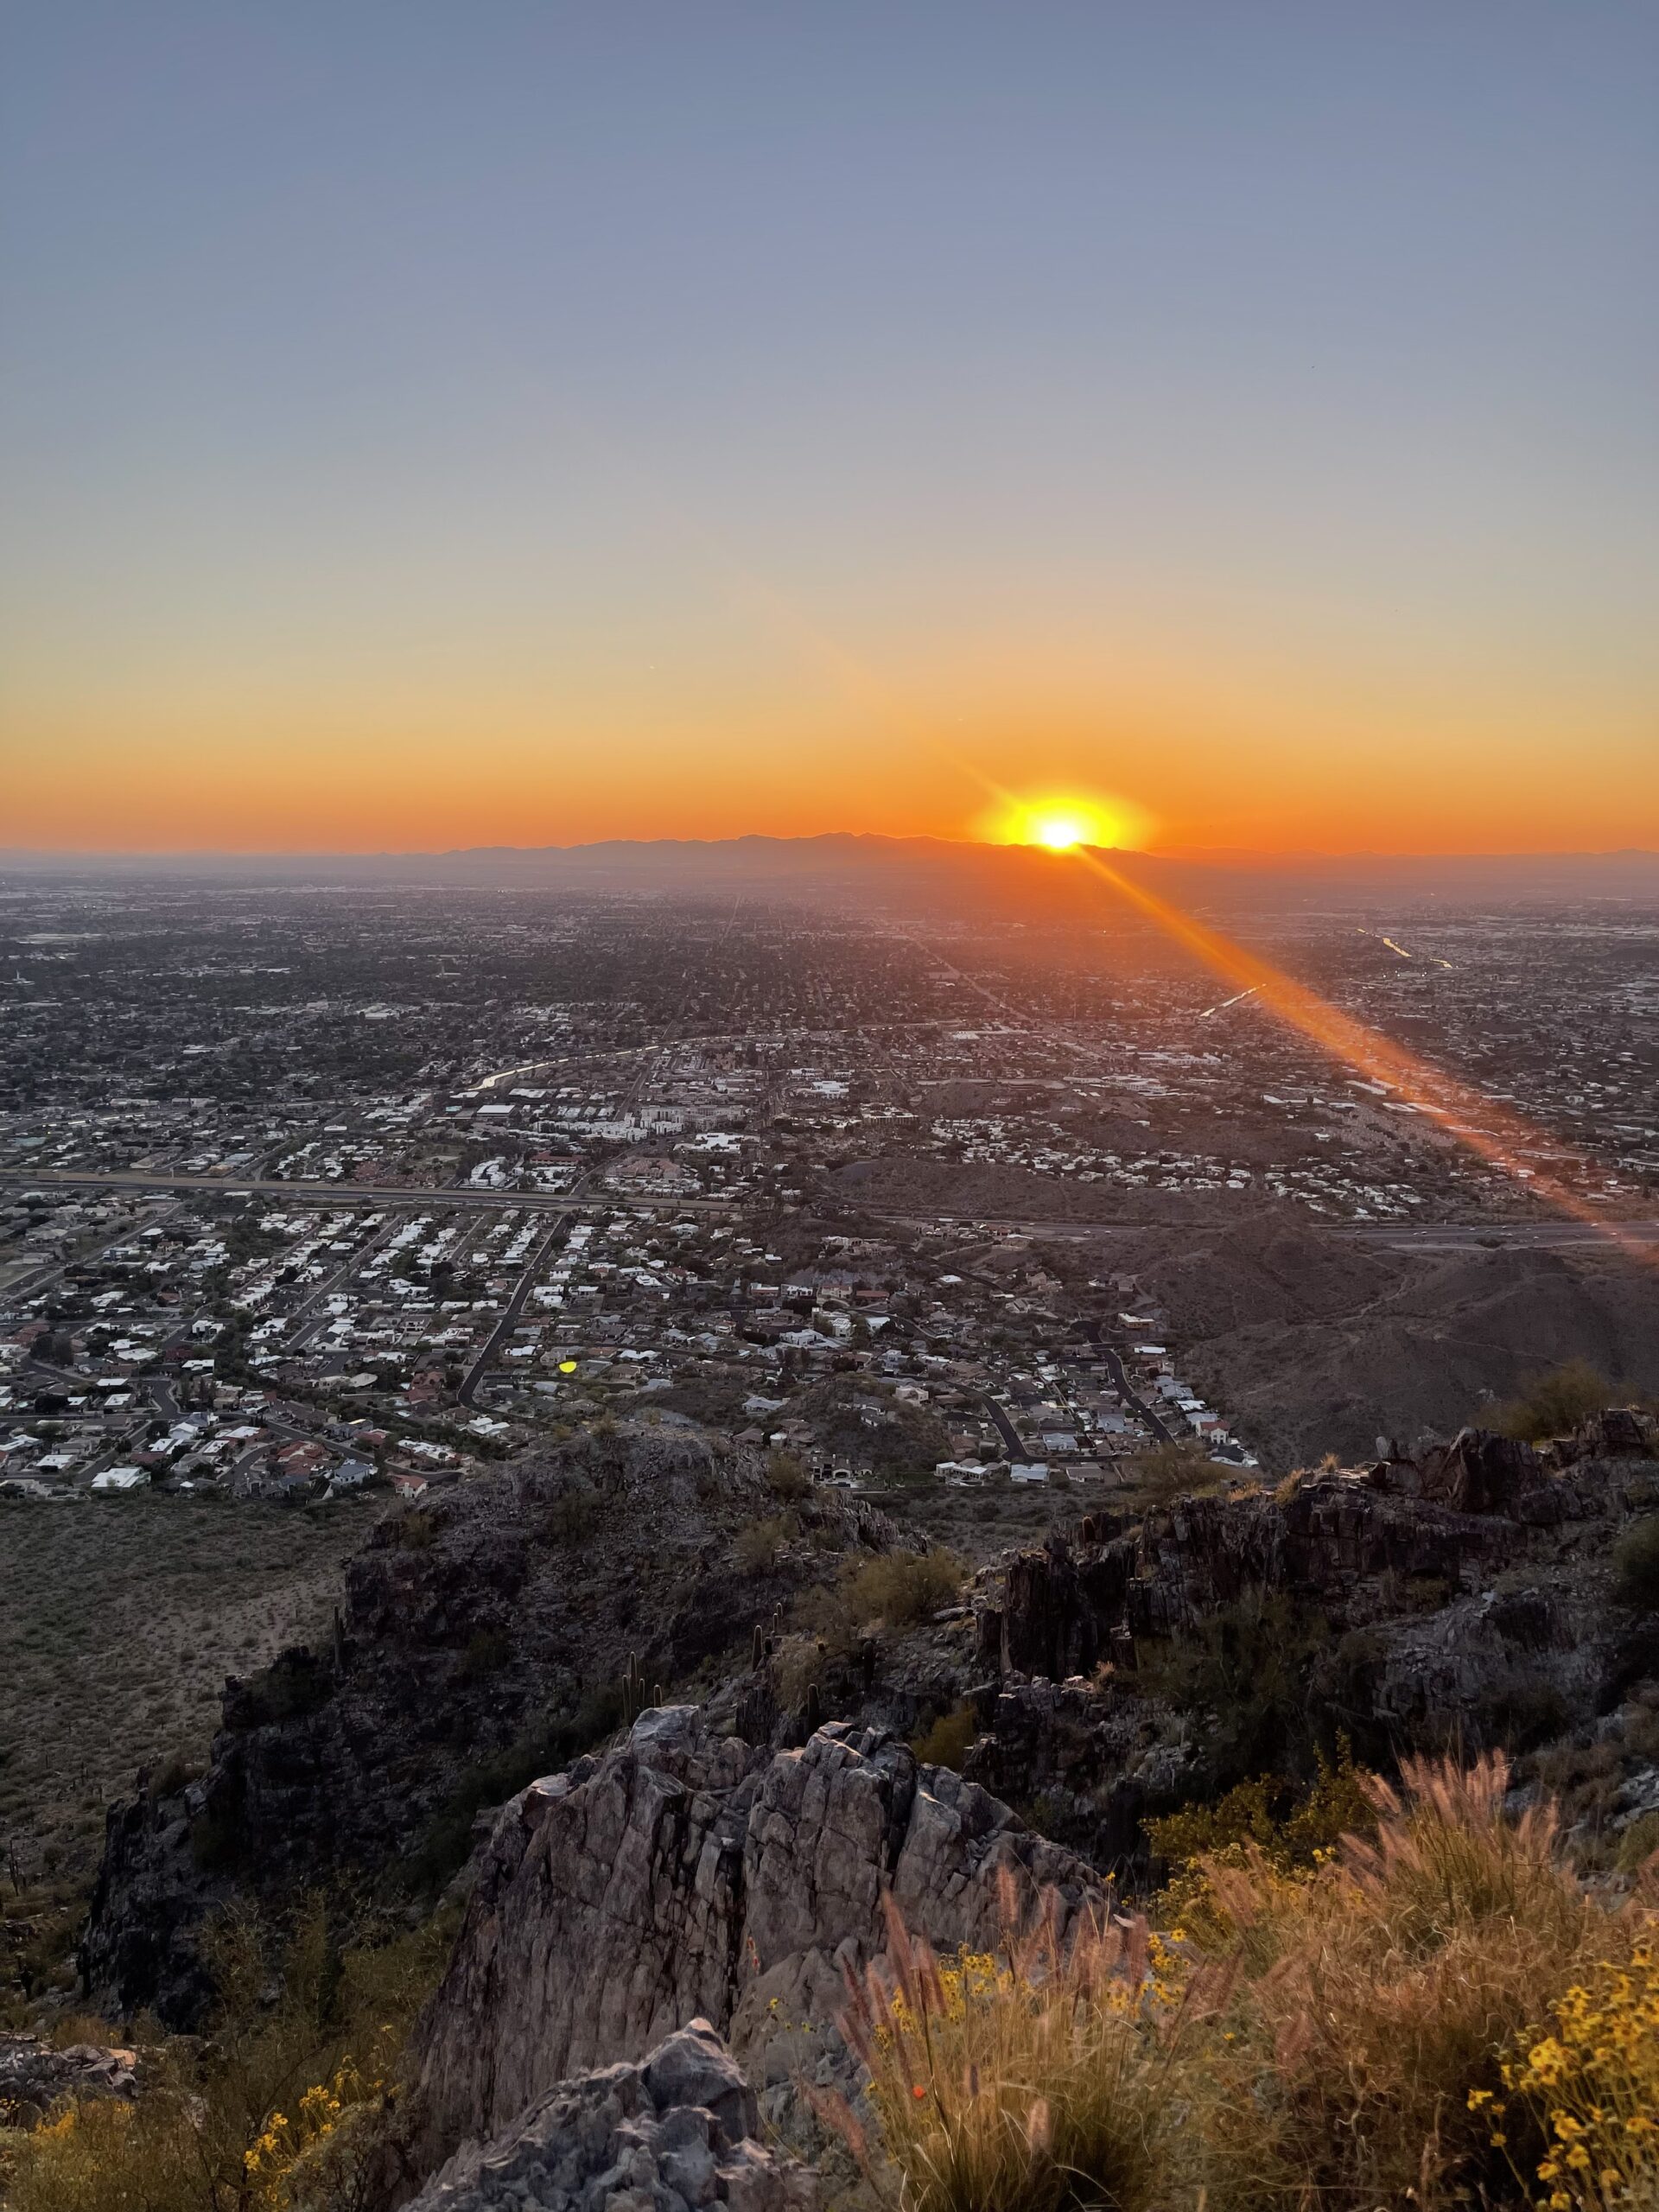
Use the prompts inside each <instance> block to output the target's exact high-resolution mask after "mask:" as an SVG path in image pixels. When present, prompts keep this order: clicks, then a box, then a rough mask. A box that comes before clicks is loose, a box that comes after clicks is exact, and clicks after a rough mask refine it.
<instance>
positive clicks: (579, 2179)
mask: <svg viewBox="0 0 1659 2212" xmlns="http://www.w3.org/2000/svg"><path fill="white" fill-rule="evenodd" d="M759 2133H760V2115H759V2112H758V2110H757V2107H756V2104H755V2099H754V2092H753V2090H752V2089H751V2088H749V2086H748V2083H747V2082H746V2081H745V2080H744V2078H743V2075H742V2073H741V2070H740V2069H739V2068H738V2066H737V2065H736V2063H734V2060H733V2058H732V2056H731V2053H730V2052H729V2051H728V2050H727V2049H726V2046H725V2045H724V2044H722V2043H721V2039H720V2037H718V2036H717V2035H716V2034H715V2031H714V2030H713V2028H711V2027H710V2026H709V2023H708V2021H707V2020H702V2019H696V2020H693V2021H691V2022H690V2024H689V2025H688V2026H686V2027H684V2028H683V2029H681V2030H680V2031H678V2033H677V2034H675V2035H671V2036H670V2037H668V2038H667V2039H666V2040H665V2041H664V2042H663V2043H661V2044H658V2046H657V2048H656V2050H653V2051H652V2052H651V2053H650V2055H649V2056H647V2057H645V2059H644V2060H643V2061H641V2062H640V2063H639V2064H636V2065H631V2066H630V2065H621V2066H609V2067H607V2068H605V2069H603V2071H601V2072H597V2073H592V2074H587V2075H580V2076H578V2077H576V2078H575V2079H573V2080H570V2081H564V2082H557V2083H556V2084H555V2085H554V2086H553V2087H552V2088H550V2089H549V2090H547V2091H546V2092H545V2094H543V2095H542V2096H540V2097H538V2098H537V2099H536V2100H535V2101H534V2102H532V2103H531V2104H530V2105H529V2106H527V2107H525V2109H524V2111H523V2112H521V2113H518V2116H517V2117H516V2118H515V2119H514V2120H512V2122H511V2123H510V2124H509V2125H508V2126H505V2128H503V2129H502V2130H500V2131H499V2133H496V2134H494V2135H493V2136H491V2137H490V2138H489V2139H487V2140H486V2141H483V2142H480V2143H470V2144H467V2145H465V2146H463V2148H462V2149H461V2150H460V2151H458V2152H456V2153H455V2155H454V2157H453V2158H450V2159H449V2161H448V2164H446V2165H444V2166H442V2168H441V2169H440V2170H439V2171H438V2172H437V2173H435V2174H434V2175H433V2177H432V2178H431V2179H430V2180H429V2182H428V2183H427V2184H426V2186H425V2188H424V2189H423V2190H422V2191H421V2193H420V2195H419V2196H417V2197H416V2198H415V2199H414V2201H413V2203H412V2204H411V2206H410V2212H497V2208H499V2209H500V2212H601V2208H608V2212H690V2208H692V2207H693V2206H704V2205H720V2204H725V2205H730V2206H732V2207H733V2208H734V2212H811V2208H812V2207H813V2206H814V2204H815V2203H816V2202H817V2190H816V2186H815V2183H814V2180H813V2177H812V2176H811V2174H810V2172H809V2171H807V2169H806V2168H805V2167H804V2166H802V2165H800V2164H798V2163H797V2161H796V2160H794V2159H792V2158H785V2157H783V2156H781V2155H780V2154H779V2153H778V2152H774V2151H772V2150H769V2149H767V2148H766V2145H764V2144H762V2143H760V2141H758V2140H757V2137H758V2135H759Z"/></svg>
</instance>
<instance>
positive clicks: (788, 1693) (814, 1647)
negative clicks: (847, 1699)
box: [772, 1636, 829, 1713]
mask: <svg viewBox="0 0 1659 2212" xmlns="http://www.w3.org/2000/svg"><path fill="white" fill-rule="evenodd" d="M828 1673H829V1651H828V1649H827V1648H826V1647H825V1645H824V1643H823V1640H822V1638H820V1637H814V1636H786V1637H784V1638H783V1640H782V1642H781V1643H779V1646H778V1649H777V1653H776V1655H775V1656H774V1657H773V1660H772V1680H773V1681H774V1683H775V1684H776V1687H777V1691H778V1699H779V1704H780V1705H782V1706H783V1707H784V1708H785V1711H787V1712H791V1713H793V1712H796V1711H798V1709H799V1707H802V1706H804V1704H805V1703H806V1696H807V1692H808V1691H809V1690H811V1689H815V1688H821V1687H822V1685H823V1681H824V1679H825V1676H826V1675H828Z"/></svg>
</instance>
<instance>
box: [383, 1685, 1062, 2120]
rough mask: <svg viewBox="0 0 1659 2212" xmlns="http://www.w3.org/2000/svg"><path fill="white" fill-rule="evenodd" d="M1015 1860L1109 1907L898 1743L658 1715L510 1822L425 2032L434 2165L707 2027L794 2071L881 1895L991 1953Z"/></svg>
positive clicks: (913, 1921) (1025, 1878) (931, 1932)
mask: <svg viewBox="0 0 1659 2212" xmlns="http://www.w3.org/2000/svg"><path fill="white" fill-rule="evenodd" d="M1005 1869H1006V1870H1007V1872H1008V1873H1009V1874H1011V1875H1012V1876H1013V1877H1014V1878H1015V1879H1016V1881H1017V1883H1018V1884H1019V1885H1020V1888H1021V1889H1022V1891H1025V1892H1027V1894H1029V1893H1031V1892H1033V1891H1035V1890H1037V1889H1039V1888H1041V1889H1052V1890H1053V1891H1056V1892H1057V1893H1058V1897H1059V1898H1060V1900H1061V1901H1062V1909H1063V1910H1065V1911H1067V1912H1070V1911H1074V1910H1077V1908H1078V1907H1079V1906H1080V1905H1082V1904H1084V1903H1085V1902H1091V1901H1096V1900H1097V1899H1098V1898H1099V1897H1100V1895H1101V1890H1100V1885H1099V1884H1098V1882H1097V1881H1096V1878H1095V1877H1094V1875H1093V1874H1092V1873H1091V1872H1090V1870H1089V1869H1088V1868H1087V1867H1086V1866H1084V1865H1083V1864H1082V1862H1081V1861H1079V1860H1078V1859H1075V1858H1073V1857H1072V1856H1071V1854H1070V1853H1066V1852H1064V1851H1061V1850H1058V1849H1057V1848H1056V1847H1054V1846H1053V1845H1052V1844H1050V1843H1047V1842H1046V1841H1045V1840H1043V1839H1042V1838H1041V1837H1039V1836H1038V1835H1035V1834H1033V1833H1032V1832H1031V1831H1030V1830H1028V1829H1027V1828H1026V1827H1024V1825H1023V1824H1022V1823H1021V1822H1020V1821H1019V1820H1017V1819H1016V1818H1015V1816H1014V1815H1013V1814H1012V1813H1011V1812H1010V1811H1009V1810H1008V1808H1007V1806H1006V1805H1003V1804H1001V1803H999V1802H997V1801H996V1800H995V1798H993V1797H991V1796H989V1795H988V1793H987V1792H986V1791H985V1790H983V1789H980V1788H978V1787H977V1786H976V1784H975V1783H971V1782H965V1781H963V1779H962V1778H961V1777H959V1776H957V1775H955V1774H952V1773H950V1771H949V1770H944V1769H939V1768H933V1767H922V1766H918V1764H917V1762H916V1760H915V1759H914V1758H912V1755H911V1753H910V1752H909V1751H907V1750H906V1748H905V1746H904V1745H902V1744H901V1743H898V1742H896V1741H894V1740H893V1738H890V1737H888V1736H887V1735H885V1734H884V1733H882V1732H879V1731H865V1730H861V1729H859V1728H857V1727H855V1726H849V1725H845V1724H839V1725H835V1726H829V1727H825V1728H822V1729H820V1730H819V1731H818V1732H817V1733H816V1734H815V1735H813V1736H812V1737H811V1738H810V1740H809V1741H808V1742H807V1744H806V1745H805V1746H804V1748H803V1749H802V1750H799V1751H780V1752H770V1751H766V1749H765V1747H764V1746H759V1747H757V1746H752V1745H747V1744H745V1743H743V1742H742V1741H741V1739H739V1738H734V1737H726V1738H719V1737H716V1736H715V1735H713V1734H711V1732H709V1730H708V1729H707V1727H706V1726H705V1725H704V1723H703V1720H702V1716H701V1714H700V1713H698V1712H697V1710H696V1708H695V1707H666V1708H664V1709H661V1710H657V1711H653V1712H650V1713H645V1714H644V1715H642V1716H641V1718H640V1719H639V1721H638V1722H637V1724H636V1725H635V1726H634V1728H633V1730H632V1733H631V1734H630V1735H629V1737H628V1738H627V1740H626V1742H625V1743H623V1744H622V1745H620V1746H619V1747H618V1748H617V1749H616V1750H614V1751H610V1752H608V1753H607V1755H606V1756H605V1757H604V1758H601V1759H593V1758H588V1759H584V1760H582V1761H581V1762H579V1763H578V1764H577V1765H575V1767H573V1768H572V1769H571V1770H569V1772H568V1773H566V1774H562V1775H557V1776H554V1777H550V1778H549V1779H547V1780H546V1781H543V1782H538V1783H533V1784H532V1785H531V1787H530V1788H529V1789H526V1790H524V1792H523V1793H522V1794H521V1795H520V1796H518V1797H517V1798H515V1799H514V1800H513V1801H512V1803H511V1804H509V1805H508V1806H506V1807H505V1809H504V1810H503V1812H502V1814H501V1815H500V1817H499V1820H498V1821H497V1822H496V1825H495V1828H494V1831H493V1834H492V1836H491V1839H490V1843H489V1847H488V1850H487V1853H486V1855H485V1859H484V1863H483V1865H482V1866H481V1868H480V1872H479V1878H478V1880H477V1883H476V1885H475V1888H474V1892H473V1896H472V1899H471V1902H470V1904H469V1906H468V1909H467V1917H466V1921H465V1923H464V1924H463V1926H462V1929H461V1935H460V1936H459V1939H458V1940H457V1942H456V1945H455V1949H454V1957H453V1959H452V1961H451V1963H450V1966H449V1969H448V1974H446V1976H445V1978H444V1980H443V1982H442V1985H441V1986H440V1987H439V1990H438V1992H437V1994H436V1996H435V1998H434V1999H433V2000H432V2003H431V2005H429V2008H428V2011H427V2013H426V2015H425V2017H424V2018H423V2022H422V2024H421V2026H420V2028H419V2029H418V2030H417V2031H416V2044H415V2052H416V2063H417V2069H418V2085H417V2102H418V2103H419V2105H420V2107H421V2108H422V2113H423V2126H425V2127H426V2128H427V2130H428V2140H427V2142H426V2144H425V2146H424V2147H425V2150H426V2152H427V2156H428V2158H435V2157H437V2156H440V2155H442V2153H443V2152H446V2151H448V2149H449V2148H450V2147H451V2146H452V2145H454V2144H455V2143H457V2142H459V2141H461V2139H467V2138H476V2137H480V2136H486V2135H489V2134H492V2133H495V2132H496V2131H498V2130H499V2129H500V2128H501V2127H502V2126H505V2124H506V2123H507V2122H509V2121H510V2120H512V2116H513V2115H514V2114H515V2113H518V2112H519V2111H521V2110H522V2109H523V2108H524V2107H525V2106H527V2105H528V2104H530V2103H531V2101H534V2100H535V2099H537V2098H538V2097H541V2096H544V2095H546V2094H549V2092H550V2090H551V2089H552V2088H553V2086H554V2085H555V2084H556V2083H557V2082H559V2081H561V2080H562V2079H563V2077H564V2076H565V2075H568V2074H570V2073H571V2072H573V2071H575V2070H577V2069H582V2068H587V2067H591V2066H598V2065H603V2064H605V2063H607V2062H608V2061H613V2060H617V2059H637V2058H638V2057H639V2055H640V2053H641V2052H643V2051H645V2050H647V2049H649V2048H650V2047H651V2045H652V2044H653V2043H654V2042H655V2041H656V2040H657V2039H658V2037H661V2036H663V2035H664V2034H665V2033H668V2032H669V2031H672V2030H675V2029H677V2028H679V2027H681V2026H683V2024H685V2023H686V2022H687V2021H689V2020H690V2019H692V2018H696V2017H699V2016H700V2017H702V2018H705V2019H708V2020H710V2021H712V2022H713V2023H714V2024H715V2025H716V2026H717V2027H719V2028H721V2029H722V2030H723V2031H726V2032H727V2033H728V2035H729V2036H730V2037H731V2040H732V2044H733V2046H734V2050H736V2051H737V2053H738V2055H739V2056H740V2057H741V2058H742V2059H743V2060H744V2062H745V2063H746V2064H747V2066H748V2068H749V2069H750V2071H751V2072H752V2073H753V2075H755V2076H756V2077H757V2078H761V2079H764V2078H765V2077H766V2075H767V2073H768V2071H769V2070H770V2071H772V2072H773V2073H776V2072H778V2071H779V2069H783V2070H793V2069H796V2068H798V2067H799V2066H800V2065H801V2063H803V2049H804V2046H803V2043H802V2040H801V2037H800V2035H799V2030H800V2028H801V2026H802V2024H809V2023H810V2024H816V2025H817V2026H818V2027H820V2028H822V2027H823V2026H826V2025H827V2024H829V2022H830V2021H831V2020H832V2019H833V2017H834V2014H835V2012H836V2010H837V2009H838V2008H839V2005H840V2003H841V2001H842V1989H843V1984H842V1967H843V1964H844V1963H850V1964H854V1965H856V1964H858V1963H861V1961H864V1960H865V1959H867V1958H868V1957H869V1956H871V1955H873V1954H874V1953H875V1952H876V1951H878V1950H879V1949H880V1948H881V1947H882V1943H883V1940H884V1936H883V1928H884V1923H883V1910H882V1894H883V1891H886V1890H891V1891H892V1894H893V1899H894V1901H895V1903H896V1904H897V1905H898V1907H899V1910H900V1912H901V1913H902V1914H903V1915H904V1916H905V1918H906V1922H907V1923H908V1924H909V1925H911V1926H912V1928H915V1929H918V1930H920V1931H921V1932H922V1933H923V1934H925V1935H926V1936H928V1937H929V1939H930V1940H931V1942H934V1943H935V1944H936V1945H937V1946H938V1947H939V1948H942V1949H954V1948H957V1947H958V1946H960V1945H963V1944H969V1945H971V1946H973V1947H974V1948H988V1947H989V1946H990V1945H991V1944H992V1943H993V1942H994V1941H995V1936H996V1931H997V1928H998V1923H999V1900H998V1878H999V1875H1000V1873H1001V1872H1002V1871H1003V1870H1005Z"/></svg>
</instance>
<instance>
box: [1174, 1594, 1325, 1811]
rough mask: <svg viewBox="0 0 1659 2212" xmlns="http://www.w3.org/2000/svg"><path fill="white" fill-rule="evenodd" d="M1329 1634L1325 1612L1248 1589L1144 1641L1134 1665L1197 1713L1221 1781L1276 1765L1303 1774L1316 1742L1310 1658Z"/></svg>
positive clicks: (1215, 1776)
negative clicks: (1166, 1635) (1189, 1624)
mask: <svg viewBox="0 0 1659 2212" xmlns="http://www.w3.org/2000/svg"><path fill="white" fill-rule="evenodd" d="M1329 1640H1330V1627H1329V1624H1328V1623H1327V1622H1326V1620H1325V1617H1324V1615H1323V1614H1321V1613H1319V1612H1318V1611H1314V1610H1313V1609H1312V1608H1310V1607H1306V1606H1300V1605H1297V1604H1296V1603H1295V1602H1294V1600H1292V1599H1290V1598H1288V1597H1287V1596H1285V1595H1284V1594H1283V1593H1282V1592H1263V1591H1260V1590H1257V1591H1251V1592H1247V1594H1246V1595H1245V1596H1243V1597H1242V1598H1239V1599H1235V1600H1234V1602H1233V1603H1232V1604H1231V1605H1223V1606H1220V1607H1218V1608H1217V1611H1215V1612H1213V1613H1211V1615H1209V1616H1208V1618H1205V1620H1203V1621H1201V1622H1199V1623H1198V1625H1197V1626H1196V1627H1194V1628H1192V1629H1191V1630H1185V1631H1183V1633H1182V1634H1181V1635H1179V1637H1175V1638H1173V1639H1172V1640H1171V1641H1170V1642H1169V1643H1165V1644H1162V1645H1150V1644H1149V1645H1148V1646H1147V1649H1146V1653H1145V1656H1143V1657H1142V1659H1141V1669H1140V1671H1141V1676H1142V1678H1143V1680H1144V1681H1145V1683H1146V1685H1147V1688H1148V1689H1150V1690H1151V1691H1152V1692H1153V1693H1154V1694H1156V1695H1160V1696H1163V1697H1166V1698H1167V1699H1168V1700H1170V1702H1171V1703H1172V1704H1173V1706H1175V1707H1176V1708H1177V1709H1178V1710H1179V1711H1180V1712H1182V1713H1192V1714H1193V1715H1194V1716H1196V1717H1201V1718H1202V1719H1203V1720H1204V1723H1205V1744H1206V1746H1207V1749H1208V1751H1209V1755H1210V1760H1211V1770H1212V1776H1213V1779H1214V1782H1215V1783H1217V1785H1224V1784H1227V1783H1231V1782H1233V1781H1236V1780H1243V1779H1244V1778H1245V1777H1249V1775H1251V1774H1259V1773H1262V1772H1263V1771H1265V1770H1272V1769H1275V1768H1276V1769H1279V1770H1285V1769H1291V1770H1296V1769H1300V1770H1302V1771H1303V1772H1306V1771H1308V1770H1311V1769H1312V1768H1313V1764H1314V1762H1315V1756H1316V1751H1317V1746H1318V1740H1319V1739H1318V1734H1317V1726H1318V1719H1317V1712H1316V1707H1317V1706H1318V1703H1319V1700H1316V1699H1315V1697H1314V1696H1313V1668H1314V1662H1315V1660H1316V1659H1319V1658H1320V1657H1322V1656H1324V1655H1325V1649H1326V1647H1327V1645H1328V1643H1329Z"/></svg>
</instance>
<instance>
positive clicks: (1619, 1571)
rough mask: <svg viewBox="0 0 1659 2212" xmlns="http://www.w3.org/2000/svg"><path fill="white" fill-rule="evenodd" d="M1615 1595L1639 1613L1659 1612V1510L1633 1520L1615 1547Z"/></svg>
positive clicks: (1621, 1603)
mask: <svg viewBox="0 0 1659 2212" xmlns="http://www.w3.org/2000/svg"><path fill="white" fill-rule="evenodd" d="M1613 1594H1614V1595H1615V1596H1616V1597H1617V1599H1618V1602H1619V1604H1620V1605H1629V1606H1630V1607H1632V1608H1633V1609H1634V1610H1635V1611H1637V1612H1638V1613H1659V1513H1649V1514H1644V1515H1643V1517H1642V1519H1641V1520H1639V1521H1633V1522H1631V1523H1630V1527H1629V1528H1628V1529H1625V1530H1624V1534H1623V1535H1621V1536H1620V1537H1619V1539H1618V1542H1617V1543H1616V1544H1615V1545H1614V1546H1613Z"/></svg>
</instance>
